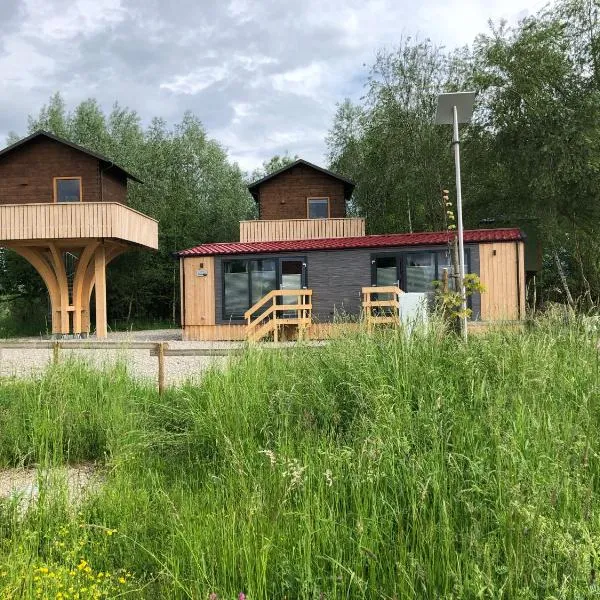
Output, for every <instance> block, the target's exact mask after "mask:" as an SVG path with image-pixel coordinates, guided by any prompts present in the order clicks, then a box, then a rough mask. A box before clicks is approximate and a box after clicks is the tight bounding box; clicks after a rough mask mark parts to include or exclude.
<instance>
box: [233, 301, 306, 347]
mask: <svg viewBox="0 0 600 600" xmlns="http://www.w3.org/2000/svg"><path fill="white" fill-rule="evenodd" d="M244 318H245V319H246V322H247V325H246V337H247V339H248V340H249V341H251V342H257V341H259V340H261V339H262V338H264V337H265V336H267V335H269V334H270V333H273V341H275V342H277V341H279V328H280V327H281V326H283V325H295V326H296V327H297V330H298V337H302V336H303V335H304V333H305V331H306V329H307V328H308V327H309V326H310V324H311V323H312V290H272V291H270V292H269V293H268V294H266V295H265V296H263V297H262V298H261V299H260V300H259V301H258V302H257V303H256V304H255V305H254V306H252V307H251V308H250V309H248V310H247V311H246V312H245V313H244Z"/></svg>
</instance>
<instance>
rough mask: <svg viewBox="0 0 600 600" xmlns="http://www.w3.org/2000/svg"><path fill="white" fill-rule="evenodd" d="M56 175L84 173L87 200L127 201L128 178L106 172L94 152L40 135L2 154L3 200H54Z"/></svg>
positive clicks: (0, 200) (0, 182) (0, 197)
mask: <svg viewBox="0 0 600 600" xmlns="http://www.w3.org/2000/svg"><path fill="white" fill-rule="evenodd" d="M54 177H81V187H82V200H83V202H101V201H102V200H103V199H104V201H106V202H120V203H121V204H126V203H127V184H126V180H125V178H119V177H118V176H117V175H115V174H112V173H111V174H110V175H109V172H106V171H105V172H104V173H103V172H102V168H101V164H100V161H99V160H98V159H96V158H94V157H93V156H89V155H87V154H85V153H83V152H80V151H79V150H76V149H74V148H71V147H69V146H66V145H64V144H61V143H60V142H57V141H55V140H51V139H49V138H46V137H40V138H37V139H33V140H31V141H30V142H29V143H27V144H24V145H23V146H20V147H19V148H15V149H14V150H13V151H12V152H9V153H7V154H5V155H4V156H2V157H1V158H0V204H35V203H45V202H54V182H53V180H54ZM102 179H104V198H103V197H102V196H103V194H102V184H101V180H102Z"/></svg>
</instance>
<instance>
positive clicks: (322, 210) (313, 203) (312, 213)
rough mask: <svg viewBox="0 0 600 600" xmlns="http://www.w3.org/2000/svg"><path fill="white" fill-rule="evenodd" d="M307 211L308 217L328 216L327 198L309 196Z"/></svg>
mask: <svg viewBox="0 0 600 600" xmlns="http://www.w3.org/2000/svg"><path fill="white" fill-rule="evenodd" d="M307 213H308V218H309V219H327V218H329V198H309V199H308V200H307Z"/></svg>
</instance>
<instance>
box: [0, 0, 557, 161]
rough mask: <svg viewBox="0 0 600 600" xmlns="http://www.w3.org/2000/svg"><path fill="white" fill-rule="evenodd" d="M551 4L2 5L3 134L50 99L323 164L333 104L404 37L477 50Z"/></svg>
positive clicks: (536, 0)
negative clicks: (194, 129) (496, 23)
mask: <svg viewBox="0 0 600 600" xmlns="http://www.w3.org/2000/svg"><path fill="white" fill-rule="evenodd" d="M545 1H546V0H420V2H418V3H415V2H414V1H413V0H329V1H328V2H326V3H324V2H323V1H322V0H306V1H305V2H304V3H301V4H295V5H293V6H292V5H290V4H288V3H283V2H280V1H279V0H260V2H257V1H256V0H227V1H226V2H215V1H209V0H205V1H202V2H198V0H171V2H161V1H160V0H0V22H2V23H3V28H2V29H1V30H0V72H1V73H2V76H3V94H2V96H1V97H0V136H2V135H6V133H7V132H8V131H9V130H16V131H18V132H20V133H25V128H26V122H27V114H28V113H37V112H38V111H39V109H40V107H41V106H42V105H43V104H44V103H45V102H47V100H48V98H49V96H50V95H51V94H52V93H54V92H55V91H61V92H62V93H63V94H64V96H65V100H66V101H67V103H68V104H69V106H74V105H75V104H76V103H78V102H80V101H81V100H83V99H85V98H87V97H89V96H94V97H96V98H97V100H98V101H99V102H100V104H101V105H102V106H103V107H104V108H105V109H106V110H110V107H111V106H112V104H113V102H114V101H115V100H118V101H119V102H120V103H121V104H124V105H129V106H130V107H131V108H134V109H135V110H137V111H138V112H139V114H140V115H141V117H142V120H143V122H145V123H147V122H149V120H150V119H151V118H152V117H154V116H161V117H164V118H165V119H166V120H167V121H169V122H171V123H172V122H175V121H178V120H179V119H181V116H182V115H183V113H184V111H185V110H191V111H193V112H194V113H195V114H196V115H197V116H198V117H199V118H200V119H201V120H202V121H203V123H204V125H205V126H206V128H207V130H208V134H209V135H210V136H212V137H214V138H216V139H217V140H218V141H220V142H222V143H223V144H224V145H225V146H226V147H227V148H228V150H229V152H230V155H231V156H232V158H233V159H235V160H238V161H239V163H240V165H241V166H242V167H243V168H246V169H252V168H254V167H256V166H258V165H260V163H261V162H262V161H263V160H267V159H269V158H270V157H271V156H272V155H273V154H275V153H279V154H281V153H282V152H285V151H286V150H287V151H289V152H290V153H291V154H298V155H300V156H303V157H305V158H307V159H308V160H311V161H313V162H317V163H323V162H324V158H323V156H324V151H325V146H324V138H325V135H326V133H327V129H328V127H329V126H330V124H331V119H332V117H333V114H334V112H335V103H336V102H337V101H341V100H343V98H344V97H346V96H350V97H353V98H355V99H356V98H357V97H358V96H360V95H361V93H362V92H363V89H362V85H363V83H364V79H365V75H366V73H367V67H365V65H370V64H372V62H373V59H374V56H375V53H376V51H377V50H378V49H380V48H382V47H387V48H393V47H394V46H395V45H397V44H398V43H399V41H400V39H401V37H403V36H404V37H406V36H409V35H412V36H413V37H419V38H425V37H430V38H431V39H432V40H434V41H435V42H436V43H441V44H444V45H446V46H447V47H453V46H456V45H463V44H467V43H470V42H472V40H473V38H474V37H475V35H477V34H478V33H481V32H485V31H487V21H488V19H489V18H492V19H494V20H498V19H501V18H507V19H508V20H509V22H510V21H512V22H515V21H516V19H517V18H518V17H522V16H524V14H527V13H531V12H535V10H537V9H540V8H541V7H542V6H543V5H544V3H545Z"/></svg>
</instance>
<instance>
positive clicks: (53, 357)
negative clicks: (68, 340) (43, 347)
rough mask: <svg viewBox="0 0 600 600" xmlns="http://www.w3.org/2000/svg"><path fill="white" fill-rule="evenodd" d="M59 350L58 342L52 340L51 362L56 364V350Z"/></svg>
mask: <svg viewBox="0 0 600 600" xmlns="http://www.w3.org/2000/svg"><path fill="white" fill-rule="evenodd" d="M59 350H60V342H54V343H53V344H52V364H53V365H57V364H58V351H59Z"/></svg>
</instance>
